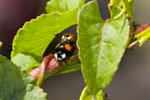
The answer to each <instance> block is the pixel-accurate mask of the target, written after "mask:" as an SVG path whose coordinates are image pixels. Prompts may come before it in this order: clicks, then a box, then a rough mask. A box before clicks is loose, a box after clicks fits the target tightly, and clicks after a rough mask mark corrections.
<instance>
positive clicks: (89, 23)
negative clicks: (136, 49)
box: [78, 1, 129, 95]
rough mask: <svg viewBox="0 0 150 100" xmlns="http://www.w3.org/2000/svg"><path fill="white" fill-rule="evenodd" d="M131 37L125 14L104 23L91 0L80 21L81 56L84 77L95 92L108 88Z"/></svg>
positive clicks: (91, 91) (116, 9) (117, 9)
mask: <svg viewBox="0 0 150 100" xmlns="http://www.w3.org/2000/svg"><path fill="white" fill-rule="evenodd" d="M112 10H113V11H112V12H113V13H115V14H119V13H120V11H121V10H119V8H116V7H115V8H114V9H112ZM116 11H117V12H118V11H119V12H118V13H116ZM113 15H114V14H113ZM128 37H129V25H128V22H127V20H126V19H125V14H122V15H121V16H120V17H119V18H117V19H115V20H114V19H113V18H112V19H110V20H109V21H107V22H105V23H104V22H103V21H102V18H101V16H100V14H99V10H98V4H97V2H96V1H92V2H89V3H87V4H86V5H85V6H83V8H82V9H81V11H80V13H79V25H78V47H79V57H80V60H81V69H82V73H83V77H84V80H85V82H86V85H87V88H88V89H89V92H90V93H91V94H92V95H94V94H96V93H97V92H98V91H99V90H102V89H104V88H105V87H106V86H107V85H108V84H109V83H110V81H111V80H112V77H113V76H114V73H115V72H116V70H117V68H118V64H119V62H120V60H121V57H122V56H123V54H124V51H125V49H126V45H127V41H128Z"/></svg>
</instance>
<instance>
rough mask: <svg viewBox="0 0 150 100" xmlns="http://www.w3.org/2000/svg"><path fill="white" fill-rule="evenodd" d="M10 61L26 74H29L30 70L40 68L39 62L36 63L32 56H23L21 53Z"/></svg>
mask: <svg viewBox="0 0 150 100" xmlns="http://www.w3.org/2000/svg"><path fill="white" fill-rule="evenodd" d="M11 61H12V62H13V63H14V64H16V65H17V66H19V68H20V69H21V70H24V71H26V72H29V71H31V70H32V69H34V68H36V67H38V66H40V62H38V61H36V60H35V59H34V58H33V57H32V56H28V55H24V54H21V53H18V54H17V55H16V56H15V57H13V58H12V59H11Z"/></svg>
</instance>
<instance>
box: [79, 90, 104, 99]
mask: <svg viewBox="0 0 150 100" xmlns="http://www.w3.org/2000/svg"><path fill="white" fill-rule="evenodd" d="M80 100H104V98H103V92H102V91H99V92H98V93H97V94H96V95H91V94H90V93H89V91H88V88H87V87H85V88H84V89H83V91H82V93H81V96H80Z"/></svg>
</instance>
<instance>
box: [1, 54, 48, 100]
mask: <svg viewBox="0 0 150 100" xmlns="http://www.w3.org/2000/svg"><path fill="white" fill-rule="evenodd" d="M0 99H1V100H47V98H46V93H44V92H43V90H42V89H40V88H39V87H37V86H35V84H34V83H33V79H32V78H31V77H29V76H27V75H26V74H25V73H22V72H21V71H20V70H19V69H18V68H17V66H15V65H14V64H13V63H12V62H11V61H9V60H8V59H7V58H5V57H3V56H0Z"/></svg>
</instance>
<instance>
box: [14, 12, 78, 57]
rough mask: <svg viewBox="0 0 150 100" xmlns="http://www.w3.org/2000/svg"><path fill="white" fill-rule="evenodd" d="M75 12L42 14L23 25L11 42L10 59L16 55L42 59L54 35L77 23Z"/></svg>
mask: <svg viewBox="0 0 150 100" xmlns="http://www.w3.org/2000/svg"><path fill="white" fill-rule="evenodd" d="M77 11H78V9H73V10H71V11H68V12H65V13H62V14H57V13H52V14H43V15H41V16H38V17H37V18H36V19H33V20H31V21H30V22H27V23H25V24H24V26H23V27H22V28H21V29H19V30H18V32H17V35H16V36H15V38H14V40H13V44H12V45H13V50H12V53H11V57H14V56H15V55H16V54H18V53H23V54H28V55H29V54H30V55H32V56H34V57H36V58H37V57H42V56H43V53H44V52H45V50H46V48H47V46H48V45H49V43H50V42H51V41H52V39H53V38H54V37H55V35H56V34H58V33H60V32H61V31H63V30H64V29H66V28H68V27H70V26H72V25H74V24H76V23H77Z"/></svg>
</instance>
